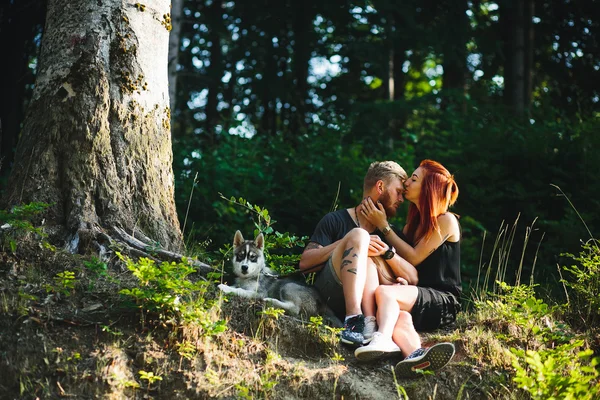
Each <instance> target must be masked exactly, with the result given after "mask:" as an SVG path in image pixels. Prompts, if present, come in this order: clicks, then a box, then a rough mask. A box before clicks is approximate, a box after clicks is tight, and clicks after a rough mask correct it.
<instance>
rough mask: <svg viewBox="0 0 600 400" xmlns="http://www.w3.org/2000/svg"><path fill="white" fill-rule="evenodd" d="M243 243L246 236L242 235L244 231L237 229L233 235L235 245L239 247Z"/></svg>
mask: <svg viewBox="0 0 600 400" xmlns="http://www.w3.org/2000/svg"><path fill="white" fill-rule="evenodd" d="M242 243H244V237H243V236H242V232H240V231H235V235H234V236H233V247H237V246H239V245H240V244H242Z"/></svg>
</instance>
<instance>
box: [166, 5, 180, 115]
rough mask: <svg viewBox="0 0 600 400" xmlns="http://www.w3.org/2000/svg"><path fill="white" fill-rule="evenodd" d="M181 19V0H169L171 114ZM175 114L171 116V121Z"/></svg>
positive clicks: (177, 63) (174, 106)
mask: <svg viewBox="0 0 600 400" xmlns="http://www.w3.org/2000/svg"><path fill="white" fill-rule="evenodd" d="M182 18H183V0H171V25H172V29H171V34H170V35H169V100H170V102H171V112H172V111H173V110H175V109H176V100H177V66H178V65H179V47H180V46H181V25H182V21H181V19H182ZM174 115H175V113H172V115H171V121H173V118H174Z"/></svg>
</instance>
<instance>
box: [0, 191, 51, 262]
mask: <svg viewBox="0 0 600 400" xmlns="http://www.w3.org/2000/svg"><path fill="white" fill-rule="evenodd" d="M48 207H50V204H47V203H40V202H33V203H29V204H24V205H21V206H14V207H13V208H11V209H10V210H9V211H6V210H0V225H3V227H2V249H3V250H4V249H5V248H6V247H8V248H9V249H10V251H11V252H12V253H16V251H17V240H18V238H19V237H22V236H24V235H26V234H29V233H31V234H35V235H37V236H39V237H40V238H41V239H42V242H43V244H44V246H45V247H47V248H50V249H53V246H51V245H50V244H48V243H47V242H46V241H45V240H43V239H45V238H46V234H45V233H44V231H43V230H42V228H38V227H35V226H34V225H33V222H32V220H33V219H34V218H35V217H36V216H38V215H39V214H41V213H42V212H44V211H45V210H46V209H47V208H48Z"/></svg>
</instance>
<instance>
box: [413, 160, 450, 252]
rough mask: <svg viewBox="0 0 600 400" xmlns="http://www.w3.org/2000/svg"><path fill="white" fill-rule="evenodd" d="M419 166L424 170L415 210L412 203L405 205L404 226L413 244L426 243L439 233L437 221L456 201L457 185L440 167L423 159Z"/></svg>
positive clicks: (444, 169)
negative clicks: (422, 240)
mask: <svg viewBox="0 0 600 400" xmlns="http://www.w3.org/2000/svg"><path fill="white" fill-rule="evenodd" d="M419 167H421V169H422V170H423V171H424V174H423V176H422V177H421V194H420V195H419V208H417V206H416V205H415V204H411V205H410V206H409V208H408V217H407V224H406V231H407V232H406V233H407V236H408V238H409V239H410V240H411V241H412V242H413V244H417V243H418V242H419V241H420V240H421V239H423V238H425V240H428V239H429V238H430V237H431V235H432V234H433V232H435V231H439V225H438V222H437V218H438V217H439V216H440V215H441V214H443V213H445V212H447V211H448V208H449V207H450V206H452V205H453V204H454V203H455V202H456V199H457V198H458V185H457V184H456V182H455V181H454V176H453V175H452V174H450V172H448V170H447V169H446V168H445V167H444V166H443V165H442V164H440V163H439V162H437V161H432V160H423V161H421V164H419ZM409 179H410V178H409Z"/></svg>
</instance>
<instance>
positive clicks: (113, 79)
mask: <svg viewBox="0 0 600 400" xmlns="http://www.w3.org/2000/svg"><path fill="white" fill-rule="evenodd" d="M169 6H170V1H169V0H148V1H145V2H144V4H141V3H134V2H126V1H122V0H103V1H88V0H49V1H48V14H47V18H46V30H45V32H44V36H43V43H42V51H41V56H40V69H39V73H38V76H37V80H36V84H35V90H34V94H33V98H32V101H31V103H30V105H29V108H28V110H27V116H26V119H25V123H24V128H23V131H22V134H21V138H20V140H19V143H18V146H17V152H16V157H15V159H16V162H15V166H14V168H13V171H12V174H11V177H10V181H9V187H8V190H7V192H6V194H5V202H6V203H8V205H14V204H21V203H28V202H31V201H42V202H47V203H51V204H52V207H51V209H50V210H49V214H48V215H46V224H47V225H48V228H49V230H50V231H51V233H54V234H55V235H57V237H58V238H61V239H63V240H64V241H65V243H67V244H70V248H71V250H73V251H76V250H77V248H78V246H79V243H80V241H79V238H83V236H82V234H89V232H90V231H91V230H92V228H93V227H94V226H100V227H104V228H110V227H112V226H119V227H121V228H124V229H125V230H127V231H130V232H131V231H133V230H135V229H138V230H141V231H142V232H143V233H145V234H146V235H147V236H148V237H151V238H153V239H154V240H157V241H158V242H160V243H161V245H163V246H164V247H166V248H170V249H177V248H179V247H180V246H181V244H182V235H181V230H180V227H179V221H178V218H177V214H176V210H175V202H174V177H173V169H172V158H173V154H172V148H171V136H170V109H169V93H168V75H167V61H168V60H167V56H168V42H169V30H170V27H171V23H170V15H169Z"/></svg>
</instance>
